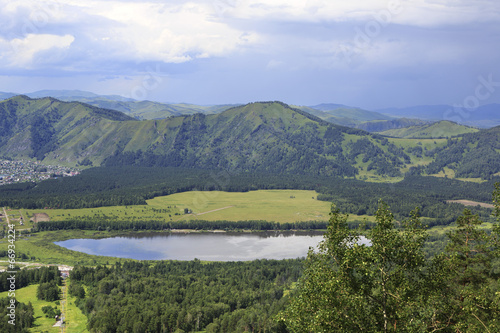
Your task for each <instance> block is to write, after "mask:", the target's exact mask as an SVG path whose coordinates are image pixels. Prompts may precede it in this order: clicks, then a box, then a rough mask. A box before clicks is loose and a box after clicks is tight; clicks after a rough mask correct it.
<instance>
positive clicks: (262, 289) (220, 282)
mask: <svg viewBox="0 0 500 333" xmlns="http://www.w3.org/2000/svg"><path fill="white" fill-rule="evenodd" d="M301 268H302V263H301V261H300V260H279V261H277V260H256V261H251V262H227V263H220V262H219V263H218V262H211V263H201V262H200V261H198V260H194V261H190V262H182V261H181V262H173V261H170V262H155V263H151V262H128V261H127V262H124V263H123V264H120V262H118V263H117V264H116V265H115V266H113V267H102V266H97V267H96V268H90V267H83V266H76V267H75V268H74V269H73V271H72V273H71V285H72V286H73V285H76V286H79V287H75V288H74V289H72V290H71V291H70V292H71V293H72V294H73V295H75V296H76V297H77V301H76V303H75V304H77V306H78V307H80V309H81V310H82V311H83V313H84V314H86V315H87V317H88V324H87V328H88V329H89V331H91V332H174V331H175V332H192V331H206V332H207V333H210V332H244V331H247V332H286V329H285V328H284V327H283V325H282V324H280V323H277V322H276V321H275V318H274V317H275V316H276V315H277V313H278V312H279V311H280V310H282V309H283V308H284V305H285V301H286V299H287V298H286V297H284V294H285V291H286V290H288V289H290V287H291V285H292V283H294V282H295V281H297V279H298V278H299V276H300V272H301ZM83 286H85V289H86V290H87V292H86V293H81V289H82V287H83ZM78 290H79V291H80V292H78ZM82 296H83V297H82Z"/></svg>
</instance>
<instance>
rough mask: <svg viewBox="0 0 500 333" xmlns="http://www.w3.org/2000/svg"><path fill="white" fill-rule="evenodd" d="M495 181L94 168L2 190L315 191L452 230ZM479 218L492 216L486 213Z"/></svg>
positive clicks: (82, 200)
mask: <svg viewBox="0 0 500 333" xmlns="http://www.w3.org/2000/svg"><path fill="white" fill-rule="evenodd" d="M494 180H495V179H494ZM494 180H492V181H488V182H484V183H481V184H478V183H472V182H461V181H458V180H453V179H445V178H435V177H421V176H408V177H406V178H405V179H404V180H403V181H401V182H398V183H368V182H362V181H358V180H354V179H342V178H334V177H321V176H311V175H290V174H269V173H249V172H241V173H229V172H227V171H212V170H197V169H182V168H143V167H108V168H91V169H88V170H85V171H83V172H82V174H81V175H79V176H76V177H68V178H61V179H52V180H47V181H44V182H41V183H39V184H36V186H35V184H29V183H27V184H15V185H4V186H1V187H0V206H10V207H23V208H27V209H40V208H46V207H47V208H69V209H71V208H92V207H102V206H124V205H144V204H146V200H147V199H151V198H154V197H157V196H163V195H169V194H173V193H178V192H185V191H190V190H205V191H213V190H221V191H228V192H246V191H251V190H259V189H297V190H315V191H316V192H317V193H318V196H317V198H318V199H319V200H325V201H335V202H336V203H338V206H339V208H340V209H342V211H345V212H347V213H349V214H357V215H365V214H373V213H374V212H375V211H376V209H377V202H378V200H379V199H383V200H384V201H385V202H387V203H388V204H389V205H390V207H391V209H392V210H393V212H394V214H396V216H397V217H398V218H399V217H405V216H407V215H408V212H409V211H411V210H412V209H413V208H414V207H415V206H417V205H418V206H420V207H421V208H422V216H424V217H431V218H435V219H437V222H436V223H439V224H448V223H450V222H451V221H453V220H455V219H456V218H457V217H458V216H459V215H460V212H461V206H460V205H453V204H452V205H450V204H446V200H456V199H468V200H474V201H480V202H490V201H491V191H492V190H493V182H494ZM480 211H481V210H477V209H475V210H474V212H478V213H479V212H480ZM481 214H489V212H487V211H484V210H483V213H481Z"/></svg>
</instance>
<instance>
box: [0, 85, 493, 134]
mask: <svg viewBox="0 0 500 333" xmlns="http://www.w3.org/2000/svg"><path fill="white" fill-rule="evenodd" d="M16 95H19V94H16V93H6V92H0V100H2V99H7V98H10V97H13V96H16ZM25 95H26V96H28V97H31V98H42V97H53V98H57V99H59V100H61V101H66V102H70V101H78V102H83V103H87V104H90V105H93V106H96V107H100V108H106V109H113V110H117V111H121V112H124V113H126V114H128V115H130V116H132V117H134V118H136V119H139V120H142V119H163V118H168V117H173V116H179V115H189V114H195V113H204V114H215V113H220V112H222V111H225V110H227V109H229V108H232V107H235V106H239V105H241V104H227V105H195V104H189V103H159V102H154V101H137V100H134V99H131V98H126V97H123V96H118V95H97V94H95V93H92V92H88V91H81V90H41V91H36V92H33V93H29V94H25ZM293 107H295V108H298V109H301V110H303V111H306V112H308V113H310V114H313V115H315V116H317V117H319V118H321V119H323V120H326V121H328V122H330V123H333V124H337V125H342V126H347V127H353V128H359V129H363V130H366V131H369V132H382V131H386V130H390V129H400V128H405V127H409V126H418V125H424V124H427V123H431V122H437V121H443V120H446V121H453V122H456V123H459V124H462V125H467V126H473V127H478V128H491V127H494V126H497V125H500V104H489V105H485V106H481V107H479V108H478V109H475V110H466V109H456V108H453V107H452V106H450V105H428V106H425V105H424V106H414V107H407V108H387V109H381V110H376V111H369V110H364V109H361V108H358V107H352V106H347V105H343V104H333V103H325V104H318V105H312V106H293ZM401 118H404V119H403V120H401ZM468 131H469V130H465V131H464V133H466V132H468ZM395 133H398V132H397V131H396V132H395Z"/></svg>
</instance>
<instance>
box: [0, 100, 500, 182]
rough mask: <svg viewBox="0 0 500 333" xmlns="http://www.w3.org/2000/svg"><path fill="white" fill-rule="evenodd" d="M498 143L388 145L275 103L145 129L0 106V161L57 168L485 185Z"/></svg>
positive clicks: (92, 111)
mask: <svg viewBox="0 0 500 333" xmlns="http://www.w3.org/2000/svg"><path fill="white" fill-rule="evenodd" d="M433 128H434V127H430V128H429V130H431V131H433ZM439 128H440V129H442V126H441V127H439ZM434 132H435V131H434ZM448 132H449V131H448ZM499 138H500V131H499V130H498V128H493V129H490V130H484V131H480V132H478V133H475V134H467V135H464V136H463V137H458V138H453V139H449V140H447V141H443V140H441V141H439V140H438V141H436V140H434V141H426V142H425V145H422V141H421V140H419V139H414V140H409V139H387V138H385V137H383V136H380V135H372V134H369V133H367V132H364V131H362V130H357V129H352V128H347V127H342V126H338V125H334V124H331V123H328V122H326V121H324V120H321V119H320V118H317V117H315V116H313V115H311V114H309V113H307V112H304V111H301V110H298V109H294V108H291V107H289V106H288V105H286V104H284V103H281V102H259V103H250V104H247V105H244V106H238V107H234V108H231V109H229V110H227V111H224V112H222V113H219V114H212V115H206V114H201V113H199V114H194V115H191V116H179V117H172V118H168V119H159V120H144V121H137V120H135V119H133V118H131V117H128V116H126V115H125V114H123V113H120V112H118V111H113V110H107V109H100V108H96V107H93V106H90V105H86V104H82V103H79V102H74V103H67V102H61V101H58V100H55V99H52V98H43V99H30V98H28V97H26V96H17V97H13V98H11V99H8V100H5V101H3V102H0V155H3V156H5V157H7V158H16V159H19V158H26V157H28V158H36V159H38V160H41V161H44V162H52V163H58V164H60V163H64V164H73V165H75V164H82V165H94V166H98V165H104V166H123V165H130V166H154V167H158V166H162V167H183V168H198V169H216V170H227V171H230V172H260V173H262V172H264V173H289V174H301V175H305V174H307V175H315V176H335V177H350V178H354V177H364V179H368V178H369V177H372V178H377V177H378V178H379V179H380V178H383V177H402V176H403V175H404V174H406V173H408V172H409V171H410V174H435V173H438V172H440V171H442V170H443V168H444V167H447V168H449V169H452V170H455V172H456V176H457V177H476V178H477V177H482V178H485V179H488V178H490V177H491V176H492V175H494V174H496V173H497V172H500V163H498V161H499V160H500V155H499V154H498V152H497V150H496V149H497V146H499V145H500V140H499ZM471 163H472V164H471Z"/></svg>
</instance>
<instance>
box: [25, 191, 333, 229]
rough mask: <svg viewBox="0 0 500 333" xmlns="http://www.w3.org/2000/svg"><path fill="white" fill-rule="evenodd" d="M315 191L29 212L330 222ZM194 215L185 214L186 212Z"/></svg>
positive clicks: (175, 197)
mask: <svg viewBox="0 0 500 333" xmlns="http://www.w3.org/2000/svg"><path fill="white" fill-rule="evenodd" d="M316 197H317V193H316V192H315V191H304V190H259V191H250V192H221V191H191V192H183V193H176V194H172V195H168V196H162V197H156V198H154V199H151V200H148V201H147V205H138V206H112V207H99V208H84V209H36V210H25V211H24V213H25V214H26V215H28V216H29V217H32V216H33V214H34V213H46V214H48V215H49V217H50V219H51V221H61V220H67V219H72V218H79V217H88V218H94V217H104V216H105V217H111V218H113V219H116V220H142V221H147V220H159V221H165V222H168V221H180V220H193V219H198V220H208V221H216V220H227V221H242V220H266V221H274V222H297V221H314V220H321V221H326V220H328V218H329V215H328V214H329V212H330V203H329V202H326V201H319V200H316ZM186 208H187V209H188V210H189V211H191V213H190V214H185V209H186Z"/></svg>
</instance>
